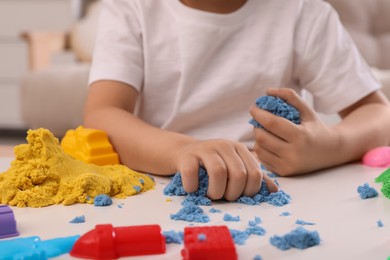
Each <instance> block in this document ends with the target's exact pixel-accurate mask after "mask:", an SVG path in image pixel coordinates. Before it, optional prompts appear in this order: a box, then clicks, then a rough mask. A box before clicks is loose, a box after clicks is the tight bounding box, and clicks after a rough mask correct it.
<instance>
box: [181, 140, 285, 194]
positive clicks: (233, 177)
mask: <svg viewBox="0 0 390 260" xmlns="http://www.w3.org/2000/svg"><path fill="white" fill-rule="evenodd" d="M175 162H176V164H177V165H176V167H177V170H178V171H179V172H180V173H181V176H182V180H183V187H184V190H185V191H186V192H194V191H196V190H197V189H198V170H199V165H202V166H203V167H204V168H205V169H206V171H207V174H208V176H209V186H208V191H207V197H209V198H210V199H212V200H217V199H221V198H225V199H226V200H228V201H234V200H236V199H238V198H239V197H240V196H241V195H245V196H251V197H252V196H254V195H256V194H257V193H258V192H259V190H260V188H261V184H262V180H263V179H264V180H265V182H266V184H267V187H268V189H269V191H270V192H276V191H278V187H277V186H276V184H275V183H274V182H273V181H272V180H271V179H270V178H269V177H268V176H266V175H263V173H262V171H261V169H260V166H259V162H258V161H257V159H256V158H255V157H254V155H253V154H252V153H251V152H250V151H249V149H248V148H247V147H246V146H245V145H243V144H240V143H236V142H232V141H228V140H207V141H194V142H191V143H188V144H186V145H184V146H182V148H180V149H178V150H177V153H176V158H175Z"/></svg>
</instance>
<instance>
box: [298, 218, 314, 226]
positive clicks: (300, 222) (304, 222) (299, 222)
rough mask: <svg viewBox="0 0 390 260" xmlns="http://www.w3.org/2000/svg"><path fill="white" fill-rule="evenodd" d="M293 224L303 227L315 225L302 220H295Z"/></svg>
mask: <svg viewBox="0 0 390 260" xmlns="http://www.w3.org/2000/svg"><path fill="white" fill-rule="evenodd" d="M295 224H298V225H302V226H304V225H315V224H316V223H313V222H307V221H304V220H302V219H297V220H296V221H295Z"/></svg>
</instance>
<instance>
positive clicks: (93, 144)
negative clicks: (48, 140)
mask: <svg viewBox="0 0 390 260" xmlns="http://www.w3.org/2000/svg"><path fill="white" fill-rule="evenodd" d="M61 147H62V149H63V150H64V152H65V153H67V154H69V155H70V156H72V157H73V158H74V159H78V160H81V161H83V162H86V163H93V164H97V165H110V164H119V156H118V154H117V153H116V152H115V151H114V149H113V147H112V145H111V143H110V141H109V140H108V137H107V134H106V133H105V132H104V131H102V130H97V129H91V128H84V127H83V126H79V127H78V128H76V129H75V130H73V129H71V130H68V131H67V132H66V134H65V136H64V138H63V139H62V140H61Z"/></svg>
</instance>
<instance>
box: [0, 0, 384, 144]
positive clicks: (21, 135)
mask: <svg viewBox="0 0 390 260" xmlns="http://www.w3.org/2000/svg"><path fill="white" fill-rule="evenodd" d="M327 2H329V3H330V4H331V5H332V6H333V7H334V8H335V9H336V11H337V12H338V13H339V15H340V19H341V21H342V23H343V24H344V26H345V27H346V29H347V30H348V32H349V33H350V35H351V36H352V38H353V40H354V41H355V42H356V44H357V46H358V49H359V50H360V52H361V53H362V55H363V57H364V58H365V59H366V61H367V62H368V64H369V65H370V67H371V68H372V71H373V73H374V75H375V76H376V77H377V78H378V80H380V81H381V82H382V83H383V86H384V88H383V90H384V92H385V94H386V95H387V96H388V97H390V72H389V71H390V0H327ZM100 4H101V2H100V1H99V0H0V145H1V144H11V145H13V144H18V143H21V142H25V141H24V139H25V136H26V130H27V129H29V128H33V129H35V128H39V127H44V128H48V129H49V130H50V131H52V132H53V133H54V134H55V135H56V136H57V137H59V138H61V137H62V136H63V135H64V134H65V132H66V130H68V129H73V128H76V127H77V126H79V125H81V124H82V108H83V104H84V100H85V96H86V92H87V80H88V73H89V66H90V62H91V56H92V52H93V46H94V41H95V35H96V28H97V20H98V15H99V11H100ZM307 99H308V101H309V102H310V96H308V97H307ZM321 116H322V117H323V119H324V120H325V121H326V122H327V123H329V124H333V123H335V122H337V121H338V117H337V116H336V115H330V116H325V115H321Z"/></svg>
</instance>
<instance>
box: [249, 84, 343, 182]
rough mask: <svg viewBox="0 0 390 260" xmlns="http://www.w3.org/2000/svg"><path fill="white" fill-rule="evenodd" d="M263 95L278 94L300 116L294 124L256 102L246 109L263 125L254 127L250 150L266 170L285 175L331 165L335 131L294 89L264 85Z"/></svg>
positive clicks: (335, 141) (335, 143) (335, 148)
mask: <svg viewBox="0 0 390 260" xmlns="http://www.w3.org/2000/svg"><path fill="white" fill-rule="evenodd" d="M267 95H271V96H277V97H280V98H281V99H283V100H284V101H286V102H287V103H288V104H290V105H292V106H294V107H295V108H296V109H298V110H299V111H300V116H301V124H300V125H296V124H294V123H293V122H291V121H289V120H287V119H285V118H282V117H279V116H276V115H274V114H272V113H270V112H268V111H265V110H263V109H259V108H257V107H256V106H253V107H252V108H251V109H250V113H251V115H252V117H253V118H254V119H255V120H256V121H258V122H260V123H261V124H262V125H263V126H264V128H265V129H266V130H265V129H261V128H254V133H255V138H256V143H255V146H254V152H255V153H256V155H257V157H258V159H259V160H260V161H261V162H262V163H263V164H264V166H265V167H266V168H267V170H269V171H272V172H275V173H277V174H279V175H281V176H289V175H297V174H303V173H307V172H310V171H314V170H317V169H320V168H324V167H327V166H329V165H331V164H332V162H334V161H335V158H334V157H335V156H337V150H338V147H339V146H338V144H339V140H338V136H337V134H336V133H335V131H332V129H330V128H328V127H327V126H326V125H325V124H324V123H322V122H321V120H320V119H319V118H318V117H317V115H316V113H315V112H314V111H313V110H312V109H311V108H310V107H309V106H308V105H307V104H306V103H305V102H304V101H303V100H302V99H301V98H300V97H299V96H298V94H297V93H296V92H295V91H293V90H291V89H288V88H283V89H268V90H267ZM336 160H337V159H336Z"/></svg>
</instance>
